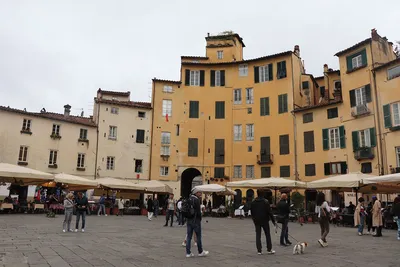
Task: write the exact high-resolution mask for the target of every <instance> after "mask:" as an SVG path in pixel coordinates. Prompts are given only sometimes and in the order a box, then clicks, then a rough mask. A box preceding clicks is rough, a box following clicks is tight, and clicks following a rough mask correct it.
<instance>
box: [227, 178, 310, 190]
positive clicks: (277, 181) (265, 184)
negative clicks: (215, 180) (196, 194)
mask: <svg viewBox="0 0 400 267" xmlns="http://www.w3.org/2000/svg"><path fill="white" fill-rule="evenodd" d="M226 185H227V186H228V187H242V188H271V189H280V188H306V187H307V185H306V183H305V182H301V181H295V180H290V179H286V178H281V177H271V178H261V179H254V180H243V181H237V182H229V183H227V184H226Z"/></svg>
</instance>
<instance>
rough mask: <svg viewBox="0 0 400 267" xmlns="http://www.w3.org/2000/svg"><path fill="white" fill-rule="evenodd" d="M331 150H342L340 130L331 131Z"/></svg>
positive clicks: (332, 129)
mask: <svg viewBox="0 0 400 267" xmlns="http://www.w3.org/2000/svg"><path fill="white" fill-rule="evenodd" d="M329 148H330V149H335V148H340V136H339V128H331V129H329Z"/></svg>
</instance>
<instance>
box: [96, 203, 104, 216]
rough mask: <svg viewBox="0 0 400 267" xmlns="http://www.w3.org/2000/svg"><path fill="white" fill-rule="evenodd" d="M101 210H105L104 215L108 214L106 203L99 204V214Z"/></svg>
mask: <svg viewBox="0 0 400 267" xmlns="http://www.w3.org/2000/svg"><path fill="white" fill-rule="evenodd" d="M101 211H103V215H106V205H104V204H99V211H98V212H97V215H101Z"/></svg>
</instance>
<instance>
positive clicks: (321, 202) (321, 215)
mask: <svg viewBox="0 0 400 267" xmlns="http://www.w3.org/2000/svg"><path fill="white" fill-rule="evenodd" d="M330 212H331V208H330V207H329V205H328V202H326V200H325V194H324V193H322V192H319V193H318V195H317V206H316V208H315V213H317V214H318V219H319V226H320V228H321V238H320V239H319V240H318V243H319V244H320V245H321V247H326V246H328V242H327V241H326V237H327V236H328V234H329V215H330Z"/></svg>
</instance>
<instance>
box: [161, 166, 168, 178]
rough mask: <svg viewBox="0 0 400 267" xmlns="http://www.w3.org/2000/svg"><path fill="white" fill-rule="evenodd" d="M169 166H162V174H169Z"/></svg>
mask: <svg viewBox="0 0 400 267" xmlns="http://www.w3.org/2000/svg"><path fill="white" fill-rule="evenodd" d="M168 172H169V167H168V166H161V167H160V176H168Z"/></svg>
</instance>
